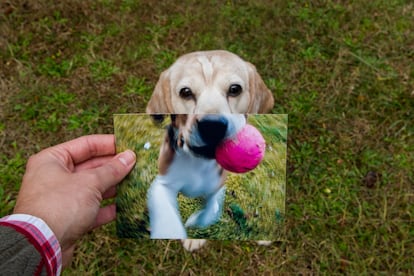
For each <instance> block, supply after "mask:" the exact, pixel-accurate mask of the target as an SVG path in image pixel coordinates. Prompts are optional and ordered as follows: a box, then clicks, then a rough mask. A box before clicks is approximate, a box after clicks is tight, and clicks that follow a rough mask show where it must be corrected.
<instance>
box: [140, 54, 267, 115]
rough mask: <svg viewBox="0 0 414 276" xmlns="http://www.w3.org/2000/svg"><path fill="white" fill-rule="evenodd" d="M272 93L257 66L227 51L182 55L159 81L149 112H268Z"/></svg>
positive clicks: (149, 104) (149, 105) (148, 107)
mask: <svg viewBox="0 0 414 276" xmlns="http://www.w3.org/2000/svg"><path fill="white" fill-rule="evenodd" d="M273 104H274V100H273V96H272V93H271V92H270V90H269V89H268V88H267V87H266V85H265V83H264V82H263V80H262V78H261V77H260V75H259V74H258V73H257V71H256V68H255V67H254V65H252V64H251V63H249V62H246V61H244V60H242V59H241V58H240V57H238V56H237V55H235V54H232V53H230V52H227V51H204V52H194V53H190V54H187V55H184V56H181V57H180V58H179V59H177V61H176V62H175V63H174V64H173V65H172V66H171V67H170V68H168V69H167V70H165V71H164V72H163V73H162V74H161V76H160V78H159V80H158V83H157V84H156V87H155V89H154V92H153V94H152V97H151V99H150V101H149V103H148V105H147V110H146V112H147V113H149V114H155V113H195V114H205V113H241V114H245V113H266V112H269V111H270V110H271V109H272V108H273Z"/></svg>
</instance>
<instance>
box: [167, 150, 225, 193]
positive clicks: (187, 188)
mask: <svg viewBox="0 0 414 276" xmlns="http://www.w3.org/2000/svg"><path fill="white" fill-rule="evenodd" d="M164 177H166V179H168V184H167V185H168V186H169V188H170V189H173V190H174V191H176V192H181V193H183V194H184V195H185V196H187V197H200V196H208V195H210V194H213V193H215V192H216V191H217V189H218V188H219V187H220V184H221V181H220V180H221V175H220V168H219V167H218V165H217V163H216V161H215V160H214V159H211V160H208V159H203V158H197V157H194V156H192V155H190V154H187V153H185V152H182V151H178V152H176V155H175V157H174V161H173V162H172V164H171V167H170V168H169V170H168V172H167V174H166V175H165V176H164Z"/></svg>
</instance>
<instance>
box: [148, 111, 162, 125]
mask: <svg viewBox="0 0 414 276" xmlns="http://www.w3.org/2000/svg"><path fill="white" fill-rule="evenodd" d="M164 117H165V116H164V114H151V119H152V121H153V122H154V123H155V124H157V125H158V124H161V123H162V122H163V121H164Z"/></svg>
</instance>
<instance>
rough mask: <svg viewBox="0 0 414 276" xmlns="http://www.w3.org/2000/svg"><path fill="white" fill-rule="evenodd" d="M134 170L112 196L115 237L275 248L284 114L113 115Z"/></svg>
mask: <svg viewBox="0 0 414 276" xmlns="http://www.w3.org/2000/svg"><path fill="white" fill-rule="evenodd" d="M114 132H115V137H116V147H117V151H118V152H121V151H124V150H126V149H132V150H134V151H135V152H136V154H137V163H136V166H135V167H134V169H133V170H132V172H131V173H130V174H129V176H128V177H127V178H126V179H125V180H124V181H123V182H122V183H121V184H120V185H119V186H118V190H117V198H116V205H117V225H116V228H117V235H118V237H120V238H134V239H185V238H192V239H210V240H271V241H275V240H279V239H280V238H281V237H282V235H283V231H282V229H283V221H284V216H285V190H286V148H287V147H286V143H287V132H288V115H287V114H260V115H252V114H249V115H244V114H203V115H199V114H165V115H162V114H157V115H149V114H116V115H114Z"/></svg>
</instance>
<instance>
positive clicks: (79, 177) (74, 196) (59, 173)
mask: <svg viewBox="0 0 414 276" xmlns="http://www.w3.org/2000/svg"><path fill="white" fill-rule="evenodd" d="M134 164H135V154H134V153H133V152H132V151H130V150H127V151H125V152H123V153H120V154H118V155H115V138H114V136H113V135H90V136H84V137H81V138H78V139H75V140H72V141H69V142H66V143H63V144H60V145H57V146H54V147H51V148H47V149H45V150H43V151H41V152H40V153H38V154H36V155H33V156H32V157H30V158H29V161H28V163H27V166H26V173H25V175H24V177H23V182H22V186H21V188H20V192H19V195H18V197H17V202H16V207H15V209H14V213H20V214H30V215H33V216H36V217H39V218H41V219H43V220H44V221H45V222H46V223H47V224H48V226H49V227H50V228H51V229H52V231H53V233H54V234H55V235H56V237H57V239H58V240H59V242H60V246H61V249H62V258H63V265H64V266H66V265H68V264H69V263H70V260H71V258H72V256H73V250H74V247H75V242H76V240H77V239H79V238H80V237H81V236H82V235H83V234H85V233H86V232H88V231H90V230H92V229H94V228H96V227H99V226H101V225H103V224H106V223H108V222H111V221H113V220H114V219H115V216H116V211H115V205H114V204H112V205H108V206H105V207H102V208H101V207H100V204H101V201H102V200H103V199H106V198H111V197H114V196H115V193H116V184H118V183H119V182H120V181H121V180H122V179H123V178H124V177H125V176H126V175H127V174H128V173H129V171H130V170H131V169H132V167H133V166H134Z"/></svg>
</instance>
